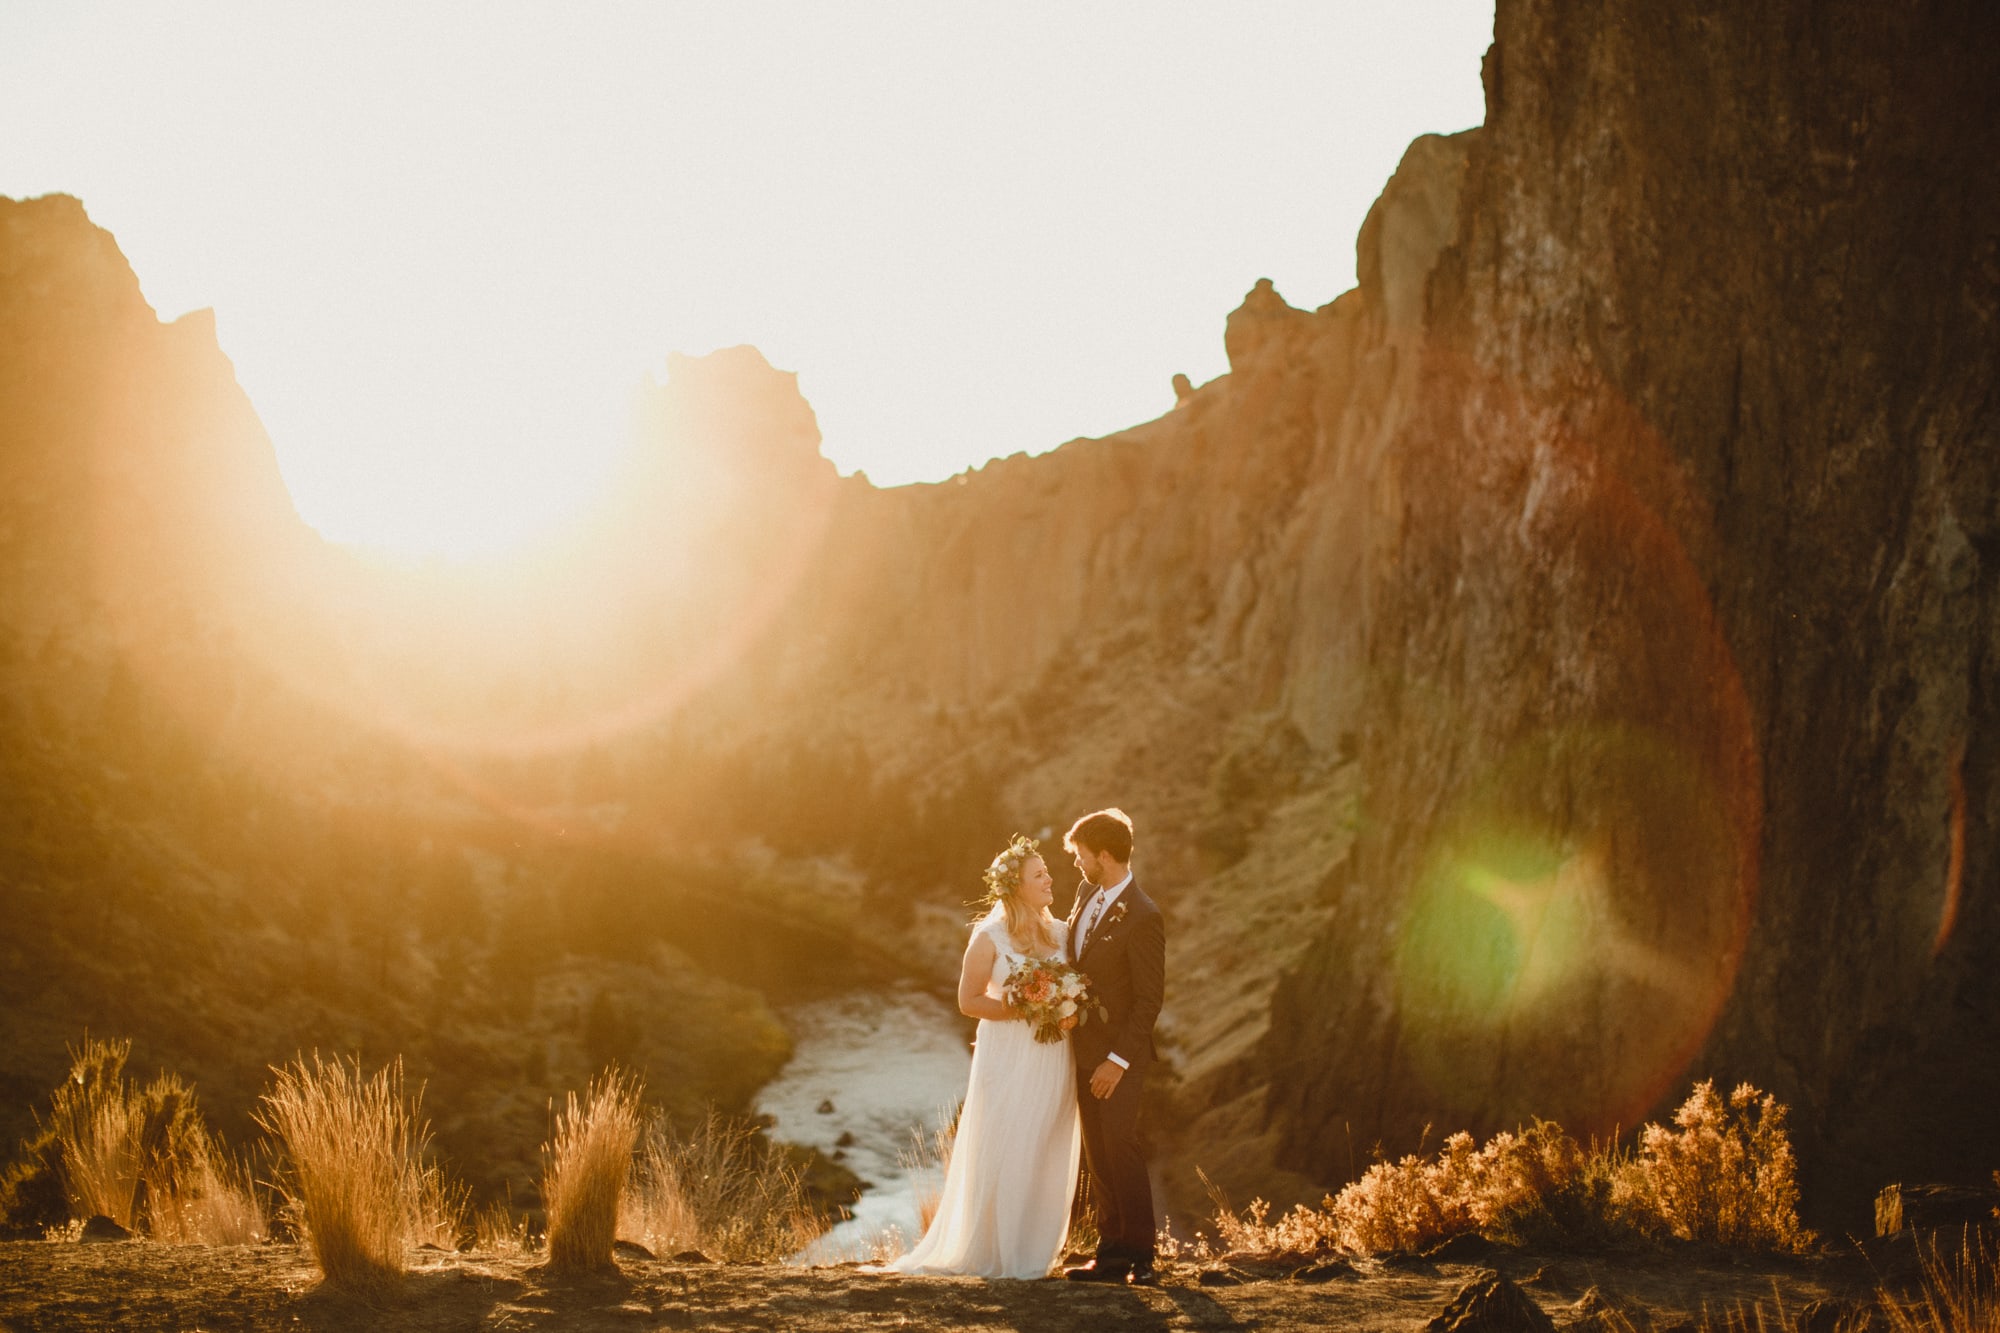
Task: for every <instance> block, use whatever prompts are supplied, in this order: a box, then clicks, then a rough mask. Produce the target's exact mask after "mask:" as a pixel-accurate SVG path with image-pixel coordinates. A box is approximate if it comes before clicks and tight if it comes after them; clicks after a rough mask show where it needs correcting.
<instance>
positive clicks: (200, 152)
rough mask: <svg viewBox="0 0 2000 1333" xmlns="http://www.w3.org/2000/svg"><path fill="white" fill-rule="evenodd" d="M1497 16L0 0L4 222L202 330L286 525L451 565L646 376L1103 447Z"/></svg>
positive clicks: (1322, 297)
mask: <svg viewBox="0 0 2000 1333" xmlns="http://www.w3.org/2000/svg"><path fill="white" fill-rule="evenodd" d="M1492 30H1493V6H1492V3H1491V0H1410V2H1409V3H1400V4H1396V5H1380V4H1361V3H1328V2H1326V0H1302V2H1301V3H1283V4H1273V5H1255V6H1251V5H1238V6H1215V5H1210V4H1207V3H1191V2H1190V3H1160V4H1146V5H1091V6H1076V5H1063V4H1043V3H1025V4H1021V5H1007V6H987V7H965V6H939V5H935V4H933V3H931V0H884V3H880V4H875V3H871V4H869V5H865V6H863V5H819V4H780V5H773V6H765V5H755V6H751V5H694V4H659V5H634V6H581V7H572V8H569V9H557V8H553V7H549V6H546V5H526V4H521V5H508V4H504V3H497V4H484V5H469V4H468V5H455V4H440V5H418V6H403V5H398V6H385V5H321V6H300V5H241V4H225V3H221V0H189V3H186V4H181V5H174V6H127V5H115V4H109V3H98V2H97V0H64V3H61V4H57V3H53V2H51V3H47V4H41V5H37V4H32V3H31V4H16V5H9V6H6V7H5V8H4V9H0V142H5V143H6V144H7V153H6V155H5V161H4V162H0V193H5V194H9V195H14V196H17V197H25V196H29V195H35V194H42V193H47V192H51V191H63V192H67V193H71V194H75V195H77V196H78V197H80V198H81V199H83V201H84V203H85V205H86V206H87V207H88V208H89V210H90V213H91V216H92V217H93V218H94V219H96V220H97V221H98V222H99V223H100V224H101V225H103V226H105V227H107V228H108V229H109V230H110V231H111V232H112V233H113V234H114V235H115V236H116V237H117V240H118V242H119V244H120V246H121V248H122V249H123V250H124V251H125V253H126V255H127V257H128V258H130V259H131V261H132V265H133V268H134V270H135V271H136V272H137V273H138V274H139V276H140V279H141V282H142V284H143V285H144V288H145V291H146V293H147V296H148V298H149V299H150V300H151V301H152V302H153V303H154V305H155V307H156V308H157V309H158V310H160V312H161V313H162V314H163V315H164V316H167V317H172V316H175V315H177V314H179V313H181V312H183V311H186V310H189V309H194V308H199V307H213V308H214V309H215V311H216V322H217V330H218V336H219V337H220V339H221V342H222V346H223V349H224V350H225V351H226V352H228V353H229V355H230V356H231V358H232V359H233V360H234V361H235V363H236V366H237V371H238V375H239V377H240V379H241V381H242V383H243V385H244V387H245V388H246V389H247V390H248V392H249V394H250V396H251V399H252V401H253V402H254V404H255V405H256V408H257V410H258V412H259V414H260V415H261V416H262V417H263V419H264V421H265V424H266V425H267V427H268V428H269V430H270V432H271V436H272V440H273V442H274V444H275V446H276V448H277V450H278V454H279V461H280V465H281V466H282V468H283V470H284V474H285V478H286V480H287V482H288V484H289V485H290V486H291V487H292V492H293V496H294V499H295V501H296V503H297V505H298V508H299V511H300V513H301V514H302V515H303V516H304V517H305V518H306V519H307V521H308V522H310V523H312V524H313V525H314V526H315V527H317V528H318V529H319V530H320V531H321V532H322V533H324V534H326V535H327V536H328V537H331V538H333V539H335V540H338V541H343V542H352V543H359V544H364V545H368V546H373V547H378V548H381V549H384V550H388V551H394V552H398V553H402V554H404V555H413V556H417V557H424V556H430V555H438V556H445V557H450V558H475V557H478V556H480V555H483V554H487V553H490V552H494V551H499V550H503V549H505V548H507V547H509V546H512V545H515V544H518V543H520V542H522V541H524V540H530V539H532V538H533V537H534V536H535V535H536V534H537V533H540V532H545V531H547V530H548V529H549V528H550V527H552V526H553V525H556V524H559V523H561V522H562V521H563V520H564V519H565V518H566V517H569V516H572V515H574V514H576V513H577V512H578V511H579V509H580V508H582V507H583V506H585V505H587V504H588V503H589V502H590V499H591V497H592V496H593V495H595V494H597V493H599V492H600V491H601V489H602V487H603V486H604V485H605V484H606V478H607V477H608V476H609V475H610V470H611V468H612V466H613V463H614V460H615V459H616V457H617V455H618V452H619V451H620V450H621V449H622V448H623V447H624V446H625V442H626V439H627V435H628V426H627V420H626V417H627V413H628V411H629V408H630V404H631V401H632V395H633V393H634V391H635V389H637V387H638V386H639V385H640V383H641V382H642V380H643V378H644V377H645V376H646V375H647V374H648V373H649V372H651V373H659V371H660V368H661V367H662V366H663V365H664V362H665V358H666V356H667V354H668V353H669V352H673V351H682V352H688V353H694V354H699V353H703V352H707V351H711V350H713V349H715V348H718V347H726V346H732V345H735V344H739V343H753V344H755V345H756V346H757V347H758V348H760V349H761V350H762V351H763V352H764V354H765V355H766V357H767V358H768V359H769V360H770V361H771V363H772V364H773V365H776V366H779V367H781V368H784V369H787V370H793V371H797V372H798V373H799V377H800V388H801V389H802V391H803V392H804V393H805V394H806V396H807V397H808V399H809V400H810V401H811V402H812V405H813V407H814V409H815V410H816V412H817V413H818V416H819V420H820V423H821V427H822V429H823V431H824V433H825V437H826V452H827V454H828V456H829V457H831V458H833V460H834V461H835V462H836V463H838V464H839V465H840V467H841V468H842V469H843V470H847V471H853V470H865V471H866V472H867V473H868V474H869V476H870V477H871V478H873V479H874V480H875V481H877V482H878V483H881V484H895V483H901V482H909V481H920V480H936V479H941V478H943V477H946V476H949V475H950V474H952V473H953V472H956V471H959V470H961V469H963V468H965V467H968V466H974V465H977V464H979V463H981V462H983V461H984V460H986V459H988V458H991V457H995V456H999V455H1005V454H1010V453H1014V452H1017V451H1022V450H1026V451H1029V452H1039V451H1042V450H1046V449H1050V448H1053V447H1055V446H1056V445H1059V444H1061V443H1062V442H1063V441H1064V440H1067V439H1069V438H1072V437H1074V436H1077V435H1095V434H1103V433H1106V432H1109V431H1112V430H1116V429H1119V428H1122V427H1124V426H1129V425H1133V424H1136V423H1138V422H1140V421H1144V420H1146V419H1148V418H1150V417H1152V416H1155V415H1157V414H1159V413H1160V412H1163V411H1165V410H1167V409H1168V408H1169V407H1171V406H1172V404H1173V395H1172V391H1171V388H1170V385H1171V382H1172V377H1173V375H1174V374H1175V373H1176V372H1185V373H1186V374H1188V375H1190V376H1191V377H1192V378H1193V379H1195V380H1196V381H1197V382H1199V381H1203V380H1206V379H1208V378H1210V377H1212V376H1214V375H1216V374H1219V373H1221V372H1222V371H1223V370H1224V369H1225V368H1226V366H1225V362H1224V358H1223V354H1222V339H1221V329H1222V321H1223V318H1224V317H1225V316H1226V315H1227V313H1228V312H1229V311H1230V310H1231V309H1232V308H1234V307H1235V305H1236V304H1237V303H1238V302H1239V301H1240V300H1241V299H1242V296H1243V293H1244V292H1245V291H1247V290H1248V289H1249V288H1250V287H1251V286H1252V285H1253V284H1254V283H1255V281H1256V280H1257V279H1258V278H1259V277H1270V278H1272V279H1273V280H1274V281H1275V282H1276V283H1277V285H1278V288H1279V290H1280V291H1281V292H1282V293H1283V294H1284V295H1285V296H1286V297H1287V298H1288V299H1290V300H1291V301H1292V303H1293V304H1295V305H1300V306H1313V305H1318V304H1321V303H1323V302H1325V301H1328V300H1330V299H1332V298H1333V297H1334V296H1336V295H1337V294H1339V292H1340V291H1342V290H1344V289H1345V288H1346V287H1348V286H1350V285H1352V282H1353V242H1354V236H1355V233H1356V231H1357V230H1358V229H1359V227H1360V224H1361V220H1362V218H1363V216H1364V215H1365V213H1366V211H1367V208H1368V206H1369V204H1370V203H1371V202H1372V201H1373V199H1374V197H1375V195H1376V193H1377V192H1378V191H1379V190H1380V188H1381V185H1382V182H1383V181H1384V180H1385V179H1387V177H1388V176H1389V174H1390V173H1391V172H1392V171H1393V170H1394V168H1395V165H1396V162H1397V160H1398V159H1399V158H1400V156H1401V154H1402V152H1403V149H1404V148H1405V147H1406V146H1407V145H1408V143H1409V141H1410V140H1411V139H1412V138H1413V137H1415V136H1416V135H1418V134H1421V133H1425V132H1431V131H1438V132H1449V131H1453V130H1458V129H1463V128H1465V127H1467V126H1470V125H1473V124H1476V123H1478V122H1479V120H1480V119H1481V118H1482V116H1483V114H1484V104H1483V97H1482V94H1481V90H1480V79H1479V60H1480V56H1481V54H1482V53H1483V52H1484V50H1485V48H1486V46H1487V44H1488V42H1489V41H1490V40H1491V36H1492Z"/></svg>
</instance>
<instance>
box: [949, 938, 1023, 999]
mask: <svg viewBox="0 0 2000 1333" xmlns="http://www.w3.org/2000/svg"><path fill="white" fill-rule="evenodd" d="M998 953H999V950H998V949H996V948H995V947H994V944H993V941H992V939H991V938H989V937H988V936H987V934H986V932H985V931H983V930H981V931H975V932H974V933H973V936H972V942H971V943H970V944H968V945H966V946H965V966H964V967H962V968H960V969H959V972H958V1012H960V1013H961V1014H964V1015H965V1016H966V1017H967V1018H992V1019H1008V1018H1012V1017H1014V1011H1013V1010H1012V1009H1009V1008H1008V1007H1007V1006H1006V1005H1005V1004H1004V1003H1002V1002H1001V1001H999V1000H996V999H994V998H993V997H992V996H991V995H988V994H987V993H986V982H987V980H988V979H989V978H990V977H992V975H993V959H994V957H995V956H996V955H997V954H998Z"/></svg>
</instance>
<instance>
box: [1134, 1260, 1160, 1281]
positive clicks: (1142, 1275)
mask: <svg viewBox="0 0 2000 1333" xmlns="http://www.w3.org/2000/svg"><path fill="white" fill-rule="evenodd" d="M1125 1281H1126V1282H1127V1283H1129V1284H1130V1285H1132V1286H1134V1287H1157V1286H1159V1285H1160V1275H1159V1274H1158V1273H1155V1272H1154V1271H1153V1266H1152V1265H1151V1264H1149V1263H1146V1262H1144V1261H1141V1262H1139V1263H1136V1264H1133V1265H1132V1271H1131V1272H1129V1273H1127V1274H1126V1275H1125Z"/></svg>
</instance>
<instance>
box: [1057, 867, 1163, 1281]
mask: <svg viewBox="0 0 2000 1333" xmlns="http://www.w3.org/2000/svg"><path fill="white" fill-rule="evenodd" d="M1086 888H1091V886H1090V885H1088V884H1085V885H1082V886H1080V887H1079V891H1078V894H1077V903H1076V907H1075V908H1074V909H1072V910H1071V912H1070V916H1069V933H1070V951H1071V957H1073V958H1075V959H1076V966H1077V969H1078V970H1079V971H1081V972H1082V973H1083V974H1084V975H1086V976H1088V977H1089V978H1090V989H1091V992H1092V994H1094V995H1095V996H1096V997H1097V999H1098V1001H1099V1002H1100V1003H1101V1004H1103V1006H1104V1008H1105V1010H1106V1012H1107V1013H1108V1014H1109V1021H1102V1020H1099V1019H1098V1018H1097V1017H1096V1016H1095V1015H1093V1016H1092V1017H1091V1020H1090V1021H1089V1022H1087V1023H1085V1024H1084V1025H1083V1026H1082V1027H1079V1028H1077V1029H1076V1030H1075V1031H1074V1032H1073V1033H1071V1034H1070V1055H1071V1057H1072V1058H1073V1059H1074V1060H1075V1061H1076V1097H1077V1106H1078V1110H1079V1111H1080V1113H1081V1116H1082V1120H1083V1160H1084V1165H1085V1166H1086V1167H1087V1168H1088V1169H1089V1171H1090V1187H1091V1192H1092V1197H1093V1198H1094V1199H1095V1200H1096V1204H1097V1224H1098V1232H1099V1236H1100V1239H1099V1241H1098V1245H1097V1262H1098V1264H1099V1265H1100V1266H1107V1265H1119V1266H1130V1265H1135V1264H1150V1263H1152V1261H1153V1188H1152V1184H1151V1182H1150V1181H1149V1180H1148V1179H1147V1174H1146V1156H1145V1153H1144V1152H1143V1151H1142V1150H1141V1148H1140V1146H1139V1102H1140V1099H1141V1098H1142V1097H1143V1095H1144V1092H1145V1086H1146V1074H1147V1072H1148V1071H1149V1070H1150V1069H1151V1068H1152V1065H1153V1061H1154V1059H1155V1058H1157V1052H1156V1051H1155V1050H1154V1049H1153V1023H1154V1022H1155V1020H1157V1019H1158V1018H1159V1016H1160V1001H1161V1000H1162V999H1163V998H1164V996H1165V994H1166V983H1167V930H1166V922H1165V921H1164V920H1163V919H1162V918H1161V916H1160V909H1159V908H1158V907H1157V906H1155V905H1154V903H1153V900H1152V899H1151V898H1148V897H1147V896H1146V895H1145V894H1143V893H1141V892H1139V886H1138V884H1137V883H1131V884H1127V885H1126V886H1125V887H1124V889H1123V890H1121V891H1120V892H1119V894H1118V896H1117V898H1115V899H1113V900H1112V903H1111V905H1110V907H1109V908H1107V909H1106V910H1105V912H1104V914H1103V916H1102V917H1101V918H1100V919H1099V920H1098V921H1097V923H1096V924H1095V925H1094V926H1093V927H1092V929H1091V931H1090V937H1089V938H1088V939H1080V938H1078V932H1079V929H1080V927H1081V925H1082V920H1081V918H1082V915H1083V908H1084V904H1085V903H1087V902H1089V901H1090V897H1091V894H1090V893H1085V892H1082V889H1086ZM1091 892H1092V893H1094V892H1095V889H1092V890H1091ZM1110 1055H1117V1056H1118V1057H1119V1058H1120V1059H1121V1060H1123V1061H1124V1062H1125V1063H1126V1065H1127V1068H1126V1070H1125V1073H1124V1074H1123V1075H1122V1076H1120V1078H1119V1080H1118V1087H1117V1088H1116V1089H1115V1090H1114V1091H1113V1092H1112V1094H1111V1095H1110V1096H1109V1097H1107V1098H1105V1099H1104V1100H1102V1101H1100V1100H1098V1099H1097V1098H1096V1097H1095V1096H1093V1095H1092V1094H1091V1091H1090V1076H1091V1074H1092V1073H1093V1072H1094V1071H1095V1070H1096V1069H1097V1067H1098V1065H1100V1064H1102V1063H1103V1062H1104V1060H1105V1058H1106V1057H1107V1056H1110Z"/></svg>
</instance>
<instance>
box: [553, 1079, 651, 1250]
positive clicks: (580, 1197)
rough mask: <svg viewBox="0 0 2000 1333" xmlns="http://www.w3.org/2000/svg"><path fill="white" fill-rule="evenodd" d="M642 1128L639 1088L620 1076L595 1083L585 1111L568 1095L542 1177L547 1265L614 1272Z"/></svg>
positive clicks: (633, 1082)
mask: <svg viewBox="0 0 2000 1333" xmlns="http://www.w3.org/2000/svg"><path fill="white" fill-rule="evenodd" d="M639 1125H640V1119H639V1085H638V1083H637V1082H636V1081H633V1080H631V1079H629V1078H627V1077H626V1076H625V1075H623V1074H621V1073H619V1072H618V1071H617V1070H610V1071H608V1072H606V1073H605V1074H603V1075H602V1076H600V1077H599V1078H598V1079H597V1080H596V1081H595V1082H593V1083H592V1084H591V1085H590V1093H589V1096H588V1097H587V1098H586V1100H585V1101H584V1103H583V1105H582V1106H578V1104H577V1100H576V1094H575V1093H571V1094H570V1095H569V1102H568V1107H567V1109H566V1110H565V1111H564V1112H563V1114H562V1115H561V1116H559V1117H557V1119H556V1133H555V1140H554V1142H553V1143H552V1144H551V1145H550V1146H549V1147H548V1148H547V1149H546V1158H547V1166H546V1167H545V1169H544V1171H543V1176H542V1199H543V1202H544V1203H545V1204H546V1205H547V1207H548V1214H549V1267H551V1268H553V1269H555V1270H556V1271H558V1272H563V1273H587V1272H594V1271H597V1270H601V1269H606V1268H612V1267H615V1266H616V1262H615V1260H614V1259H613V1258H612V1253H611V1245H612V1242H613V1241H615V1240H616V1239H617V1238H618V1219H619V1211H620V1208H621V1205H622V1204H623V1202H624V1196H625V1186H626V1183H627V1180H628V1179H629V1178H630V1176H631V1173H632V1151H633V1149H634V1148H635V1147H637V1146H638V1142H639Z"/></svg>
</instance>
